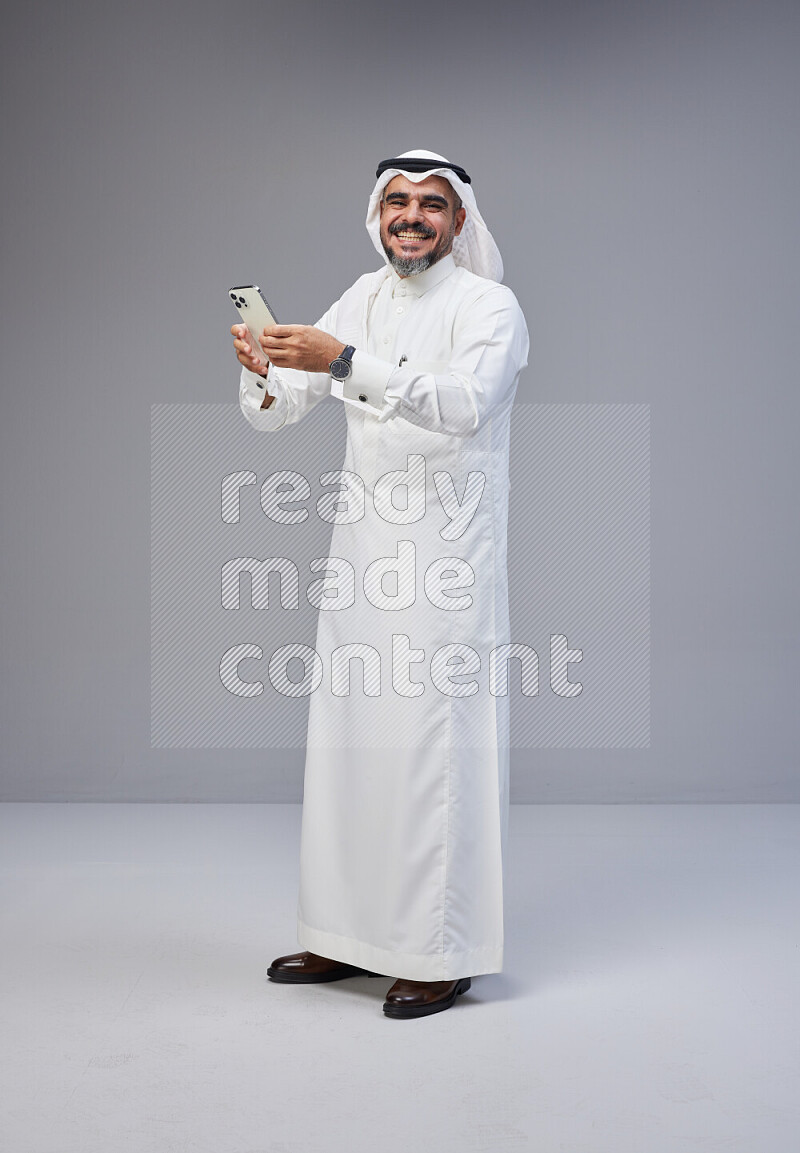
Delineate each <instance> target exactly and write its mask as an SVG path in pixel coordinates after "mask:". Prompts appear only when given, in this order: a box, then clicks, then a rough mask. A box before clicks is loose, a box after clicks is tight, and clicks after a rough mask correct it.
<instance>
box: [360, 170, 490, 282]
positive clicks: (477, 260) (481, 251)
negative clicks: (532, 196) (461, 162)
mask: <svg viewBox="0 0 800 1153" xmlns="http://www.w3.org/2000/svg"><path fill="white" fill-rule="evenodd" d="M410 157H413V158H415V159H418V160H441V161H442V162H443V163H444V164H445V165H447V164H448V163H449V161H448V160H447V158H446V157H444V156H440V155H439V154H438V152H428V151H427V149H425V148H413V149H412V150H411V151H410V152H401V154H400V155H399V156H398V157H397V159H398V160H404V159H406V158H410ZM401 175H402V176H405V177H407V179H408V180H411V181H413V183H414V184H419V182H420V181H421V180H427V178H428V177H429V176H443V177H444V179H445V180H446V181H448V183H449V184H450V185H451V186H452V187H453V188H454V189H455V191H456V192H457V193H458V195H459V196H460V197H461V201H462V203H463V205H464V208H465V209H466V211H467V218H466V220H465V221H464V227H463V228H462V229H461V233H460V235H459V236H456V237H455V239H454V241H453V258H454V260H455V262H456V264H460V265H461V266H462V267H463V268H466V269H467V270H468V271H469V272H474V273H475V275H476V276H484V277H486V279H487V280H497V281H502V279H503V261H502V258H501V256H500V251H499V249H498V247H497V245H496V244H495V242H494V239H493V237H492V234H491V232H490V231H489V229H488V228H487V227H486V224H485V222H484V219H483V217H482V216H481V214H480V212H479V211H478V205H477V203H476V200H475V193H474V192H473V191H472V186H471V185H469V184H465V183H464V181H463V180H461V179H460V178H459V177H458V176H456V174H455V172H453V170H452V168H447V167H444V168H431V169H429V170H428V171H427V172H406V171H405V170H404V169H402V168H387V169H386V171H385V172H382V173H381V174H380V176H379V177H378V181H377V183H376V185H375V188H374V189H373V192H372V196H370V198H369V208H368V210H367V232H368V233H369V234H370V237H371V238H372V243H373V244H374V245H375V247H376V248H377V250H378V252H379V253H380V254H381V256H382V257H383V258H384V260H385V261H386V263H387V264H388V263H389V258H388V257H387V255H386V253H385V252H384V250H383V245H382V244H381V235H380V201H381V193H382V192H383V190H384V188H385V187H386V185H387V184H388V183H389V181H390V180H393V179H394V177H395V176H401Z"/></svg>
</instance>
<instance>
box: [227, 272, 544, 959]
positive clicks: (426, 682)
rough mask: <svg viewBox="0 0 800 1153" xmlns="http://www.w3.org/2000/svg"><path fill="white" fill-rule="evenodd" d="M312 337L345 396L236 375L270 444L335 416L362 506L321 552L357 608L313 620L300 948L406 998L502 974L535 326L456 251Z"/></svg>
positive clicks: (280, 378) (360, 299)
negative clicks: (315, 676) (515, 626)
mask: <svg viewBox="0 0 800 1153" xmlns="http://www.w3.org/2000/svg"><path fill="white" fill-rule="evenodd" d="M317 327H318V328H321V329H323V330H324V331H326V332H329V333H331V334H332V335H334V336H336V337H337V339H339V340H341V341H342V342H343V343H346V344H352V345H354V346H355V348H356V352H355V354H354V355H353V361H352V364H353V371H352V374H351V376H350V377H349V378H348V380H347V381H346V382H345V383H344V385H341V384H338V383H337V382H333V387H332V384H331V379H330V377H329V376H328V375H326V374H322V373H304V372H296V371H293V370H286V369H280V370H276V369H275V368H274V367H270V370H269V377H268V384H267V388H268V390H269V391H270V392H271V393H272V394H273V395H274V396H275V397H276V399H275V400H274V401H273V403H272V405H271V406H270V407H269V408H267V409H262V408H261V407H260V406H261V403H262V401H263V397H264V381H263V379H262V378H260V377H257V376H256V375H255V374H253V373H251V372H249V371H248V370H246V369H243V370H242V374H241V382H240V392H239V399H240V405H241V408H242V411H243V413H244V415H245V416H246V418H247V419H248V421H249V422H250V423H251V424H252V425H253V427H254V428H256V429H259V430H264V431H276V430H278V429H280V428H282V427H284V426H285V425H287V424H291V423H294V422H295V421H298V420H300V419H301V418H302V417H303V416H304V415H305V414H306V413H307V412H309V411H310V409H311V408H312V407H313V406H314V405H316V404H317V403H318V402H319V401H320V400H322V399H323V398H324V397H326V396H328V395H333V396H334V397H336V398H337V399H339V400H341V401H342V402H343V403H344V404H345V408H346V416H347V446H346V451H345V461H344V465H343V469H342V471H343V472H345V473H347V474H355V475H356V476H358V477H360V478H361V480H362V481H363V484H364V491H365V497H366V499H365V503H364V508H363V515H361V516H360V519H358V520H354V519H353V516H352V515H351V514H352V512H353V510H354V509H355V508H356V507H357V501H356V500H355V498H354V496H353V494H354V491H355V490H354V489H353V488H352V481H351V482H350V483H348V484H347V485H345V486H344V487H343V489H342V493H343V497H342V504H341V506H340V508H341V509H342V517H343V519H342V521H341V522H337V523H335V525H334V529H333V534H332V539H331V549H330V568H329V570H328V579H329V578H330V573H331V572H336V573H339V574H340V575H341V572H342V567H343V566H342V563H341V562H342V560H344V561H346V562H348V563H349V564H350V565H352V566H353V570H354V572H355V586H354V593H351V597H350V600H349V601H348V600H347V598H340V599H339V600H338V601H337V600H336V599H334V600H332V601H330V602H329V604H326V602H325V599H324V598H323V599H322V600H321V603H320V610H321V611H320V614H319V624H318V631H317V641H316V646H315V647H316V652H317V653H318V654H319V656H320V658H321V661H322V665H321V667H322V669H323V671H324V675H323V680H322V682H321V683H320V684H319V685H318V686H317V688H316V689H315V691H313V692H312V693H311V694H310V702H309V720H308V739H307V747H306V764H305V786H304V799H303V818H302V833H301V850H300V892H299V900H298V941H299V943H300V945H301V946H302V947H303V948H305V949H309V950H311V951H312V952H314V953H318V954H321V955H322V956H326V957H331V958H333V959H336V960H341V961H344V962H347V963H349V964H353V965H358V966H362V967H364V968H366V969H370V970H373V971H375V972H380V973H385V974H387V975H390V976H394V977H405V978H407V979H410V980H419V981H439V980H453V979H455V978H458V977H463V976H470V975H474V974H477V973H492V972H499V971H500V970H501V969H502V962H503V863H504V859H505V842H506V830H507V821H508V771H509V765H508V743H509V742H508V736H509V734H508V720H509V710H508V697H507V695H503V693H502V691H499V692H495V691H493V689H495V688H496V687H497V685H498V684H499V685H500V686H501V688H502V682H503V676H502V673H503V671H504V669H505V662H502V668H500V667H499V666H498V667H499V674H500V675H499V677H498V679H497V680H496V681H494V682H493V683H490V672H491V671H492V669H491V653H492V650H497V649H499V647H500V646H502V645H504V644H507V643H508V642H509V640H510V638H509V635H508V633H509V623H508V596H507V577H506V525H507V518H508V488H509V482H508V451H509V422H510V413H511V406H512V403H513V400H514V395H515V392H516V387H517V381H518V378H519V374H520V372H521V370H522V369H523V368H524V367H525V365H526V363H527V355H528V333H527V329H526V326H525V320H524V318H523V316H522V312H521V310H520V308H519V305H518V303H517V301H516V298H515V297H514V295H513V293H512V292H511V291H510V290H509V289H508V288H506V287H505V286H503V285H501V284H497V283H496V282H494V281H490V280H485V279H483V278H481V277H478V276H475V275H473V274H472V273H471V272H468V271H466V269H464V268H460V267H457V266H456V265H455V263H454V260H453V257H452V255H449V256H446V257H444V258H443V259H442V260H440V261H438V262H437V263H436V264H435V265H433V266H432V267H431V268H430V269H428V270H427V271H426V272H423V273H420V274H418V275H416V276H411V277H406V278H400V277H399V276H398V275H397V274H396V273H395V272H394V270H391V269H389V268H388V267H387V268H384V269H381V270H380V271H378V272H376V273H370V274H367V275H366V276H363V277H361V278H360V279H359V280H358V281H357V282H356V284H355V285H353V287H352V288H351V289H349V290H348V291H347V292H346V293H345V294H344V296H343V297H341V298H340V300H338V301H337V302H336V303H335V304H334V305H333V306H332V307H331V308H330V309H329V310H328V311H327V312H326V313H325V315H324V316H323V317H322V318H321V319H320V320H319V322H318V324H317ZM409 470H410V471H409ZM389 473H395V474H396V475H395V476H394V477H392V476H389V475H388V474H389ZM401 473H404V474H405V475H400V474H401ZM381 478H383V479H381ZM403 480H405V481H406V482H407V483H408V487H407V488H402V487H400V488H398V487H394V489H393V491H390V490H391V489H392V485H393V483H395V484H396V485H399V484H400V482H402V481H403ZM457 502H463V509H464V511H463V512H462V513H461V514H459V511H458V504H457ZM406 505H407V506H408V507H407V508H406V507H405V506H406ZM459 517H461V519H459ZM404 519H405V523H403V521H404ZM390 557H391V558H401V560H402V563H400V562H399V561H398V560H397V559H395V566H394V567H395V568H398V567H400V569H401V572H400V573H399V574H398V575H397V576H395V577H394V578H392V576H391V574H389V575H388V576H387V575H386V574H383V575H382V569H383V568H385V567H387V565H388V563H389V562H385V563H384V565H383V566H381V565H380V564H378V565H377V566H376V565H375V564H374V563H373V562H375V561H379V560H380V558H390ZM336 558H340V559H339V560H336ZM447 558H449V560H448V559H447ZM412 560H413V574H412V565H411V562H412ZM345 567H346V566H345ZM393 579H394V583H393ZM327 587H328V586H327V585H326V588H327ZM330 587H331V588H334V587H341V586H336V585H335V582H334V585H331V586H330ZM326 595H327V596H330V593H328V594H326ZM343 606H344V607H343ZM323 610H325V611H323ZM345 646H359V647H358V648H355V649H354V648H350V649H347V650H346V652H344V654H343V652H342V650H343V649H344V647H345ZM500 654H501V656H502V650H500ZM351 656H355V657H360V658H362V659H363V664H362V659H354V660H349V657H351ZM343 657H344V660H343V659H342V658H343ZM348 661H349V663H348ZM337 662H338V663H337ZM454 662H455V663H454ZM362 669H363V678H362V673H361V672H360V671H359V670H362ZM348 670H349V675H350V680H349V681H348Z"/></svg>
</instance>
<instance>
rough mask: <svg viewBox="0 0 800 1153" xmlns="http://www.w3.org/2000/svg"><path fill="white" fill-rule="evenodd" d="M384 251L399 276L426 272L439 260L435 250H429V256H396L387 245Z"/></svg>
mask: <svg viewBox="0 0 800 1153" xmlns="http://www.w3.org/2000/svg"><path fill="white" fill-rule="evenodd" d="M383 251H384V252H385V253H386V256H387V257H388V260H389V263H390V264H391V266H392V268H393V269H394V270H395V272H396V273H397V274H398V276H416V274H417V273H418V272H424V271H425V270H426V269H427V268H430V266H431V265H432V264H435V263H436V261H437V260H438V256H437V254H436V253H435V252H429V253H428V254H427V256H396V255H395V254H394V252H392V251H391V250H390V249H388V248H386V246H385V245H384V249H383Z"/></svg>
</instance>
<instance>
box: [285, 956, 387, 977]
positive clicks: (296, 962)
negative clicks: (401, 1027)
mask: <svg viewBox="0 0 800 1153" xmlns="http://www.w3.org/2000/svg"><path fill="white" fill-rule="evenodd" d="M364 975H366V976H367V977H380V976H381V974H380V973H370V972H368V971H367V970H366V969H359V968H357V966H355V965H345V964H344V962H343V961H332V960H331V959H330V957H320V956H318V955H317V954H316V953H309V952H302V953H289V954H288V955H287V956H286V957H276V958H275V960H274V961H273V962H272V964H271V965H270V967H269V968H268V969H267V976H268V977H270V978H271V979H272V980H273V981H285V982H286V983H287V984H291V985H310V984H313V983H315V982H318V981H342V980H343V979H344V978H345V977H359V976H364Z"/></svg>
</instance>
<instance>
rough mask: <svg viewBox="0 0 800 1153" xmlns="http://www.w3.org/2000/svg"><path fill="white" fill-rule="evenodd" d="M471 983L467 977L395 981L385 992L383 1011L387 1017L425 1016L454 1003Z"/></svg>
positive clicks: (447, 1007)
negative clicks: (452, 979)
mask: <svg viewBox="0 0 800 1153" xmlns="http://www.w3.org/2000/svg"><path fill="white" fill-rule="evenodd" d="M471 984H472V981H471V979H470V978H469V977H461V978H460V979H459V980H458V981H405V980H403V979H402V978H401V979H400V980H399V981H395V983H394V984H393V985H392V987H391V989H390V990H389V992H388V993H387V994H386V1001H385V1003H384V1006H383V1011H384V1013H385V1014H386V1016H387V1017H427V1016H428V1014H429V1013H441V1012H442V1010H443V1009H449V1008H450V1006H451V1005H453V1004H455V999H456V997H457V996H458V994H459V993H466V991H467V989H468V988H469V987H470V985H471Z"/></svg>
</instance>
